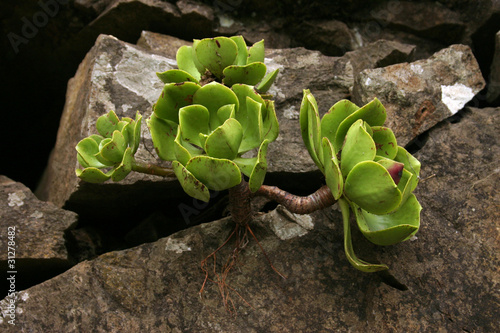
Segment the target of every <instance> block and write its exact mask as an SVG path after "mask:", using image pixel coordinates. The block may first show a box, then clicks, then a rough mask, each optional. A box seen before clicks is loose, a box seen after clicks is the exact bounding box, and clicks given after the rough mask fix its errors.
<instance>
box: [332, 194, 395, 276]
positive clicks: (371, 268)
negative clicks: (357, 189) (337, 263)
mask: <svg viewBox="0 0 500 333" xmlns="http://www.w3.org/2000/svg"><path fill="white" fill-rule="evenodd" d="M339 206H340V211H341V212H342V219H343V222H344V250H345V254H346V257H347V260H348V261H349V263H350V264H351V265H352V266H353V267H354V268H356V269H358V270H360V271H362V272H368V273H371V272H377V271H383V270H387V269H389V267H387V266H386V265H383V264H370V263H368V262H366V261H364V260H361V259H359V258H358V257H357V256H356V254H355V253H354V249H353V247H352V238H351V225H350V223H349V216H350V207H349V204H348V203H347V201H345V199H340V200H339Z"/></svg>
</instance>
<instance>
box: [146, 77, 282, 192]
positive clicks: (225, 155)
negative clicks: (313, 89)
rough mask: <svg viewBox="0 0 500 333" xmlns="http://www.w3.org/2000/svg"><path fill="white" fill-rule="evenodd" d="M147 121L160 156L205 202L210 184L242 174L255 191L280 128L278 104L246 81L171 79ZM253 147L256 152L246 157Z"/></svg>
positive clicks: (219, 186) (227, 182) (217, 186)
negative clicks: (256, 90) (267, 155)
mask: <svg viewBox="0 0 500 333" xmlns="http://www.w3.org/2000/svg"><path fill="white" fill-rule="evenodd" d="M148 125H149V127H150V130H151V135H152V138H153V143H154V145H155V148H156V151H157V153H158V156H160V158H162V159H164V160H169V161H173V162H172V167H173V169H174V172H175V174H176V176H177V178H178V179H179V181H180V183H181V185H182V187H183V188H184V190H185V191H186V193H188V194H189V195H191V196H193V197H195V198H197V199H200V200H203V201H208V200H209V198H210V195H209V192H208V190H209V189H211V190H224V189H228V188H231V187H233V186H235V185H237V184H239V183H240V182H241V173H243V174H245V175H246V176H248V177H249V186H250V189H251V190H252V191H254V192H255V191H256V190H257V189H258V188H259V187H260V186H261V185H262V183H263V181H264V176H265V172H266V170H267V162H266V152H267V146H268V144H269V142H271V141H274V140H275V139H276V138H277V136H278V131H279V126H278V119H277V118H276V113H275V110H274V103H273V102H272V101H269V100H264V99H263V98H262V97H261V96H260V95H259V94H258V93H257V92H255V90H254V88H253V87H251V86H249V85H246V84H242V83H237V84H234V85H233V86H232V88H229V87H226V86H224V85H222V84H220V83H218V82H211V83H209V84H206V85H204V86H200V85H198V84H196V83H193V82H183V83H167V84H166V85H165V87H164V89H163V92H162V95H161V96H160V98H159V99H158V102H157V103H156V105H155V107H154V114H153V115H152V116H151V118H150V119H149V120H148ZM253 149H258V152H257V156H256V157H251V158H245V157H242V155H243V154H245V153H246V152H248V151H250V150H253Z"/></svg>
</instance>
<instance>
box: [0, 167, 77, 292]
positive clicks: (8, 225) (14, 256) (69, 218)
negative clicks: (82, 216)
mask: <svg viewBox="0 0 500 333" xmlns="http://www.w3.org/2000/svg"><path fill="white" fill-rule="evenodd" d="M77 220H78V216H77V215H76V214H75V213H73V212H70V211H66V210H62V209H60V208H57V207H56V206H54V205H53V204H51V203H48V202H43V201H40V200H38V199H37V198H36V197H35V195H34V194H33V193H32V192H31V191H30V190H29V189H28V188H27V187H26V186H24V185H23V184H21V183H18V182H15V181H13V180H11V179H9V178H7V177H5V176H0V229H1V230H2V235H1V236H0V248H1V249H2V253H4V254H5V255H2V258H0V268H1V269H2V272H8V271H9V272H11V271H13V272H15V275H16V285H17V287H18V288H26V287H27V286H30V285H33V284H35V283H40V282H42V281H44V280H45V279H48V278H50V277H52V276H54V275H57V274H59V273H61V272H63V271H65V270H66V269H68V268H70V267H71V266H72V265H73V264H74V261H73V259H72V258H71V256H70V254H69V253H68V249H67V247H66V238H65V235H66V232H68V231H69V230H70V229H72V228H74V227H75V226H76V223H77ZM11 260H12V261H11ZM4 284H5V280H3V281H2V285H4ZM7 290H9V288H4V289H2V293H4V292H6V291H7ZM17 290H20V289H17ZM2 295H5V294H2Z"/></svg>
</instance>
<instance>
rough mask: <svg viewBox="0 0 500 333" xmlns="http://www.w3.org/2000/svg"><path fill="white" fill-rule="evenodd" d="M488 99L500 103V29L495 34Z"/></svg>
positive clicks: (489, 101)
mask: <svg viewBox="0 0 500 333" xmlns="http://www.w3.org/2000/svg"><path fill="white" fill-rule="evenodd" d="M486 99H487V101H488V103H492V104H498V103H500V31H499V32H497V34H496V35H495V53H494V55H493V62H492V64H491V69H490V77H489V82H488V91H487V94H486Z"/></svg>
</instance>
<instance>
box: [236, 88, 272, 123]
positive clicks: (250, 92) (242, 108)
mask: <svg viewBox="0 0 500 333" xmlns="http://www.w3.org/2000/svg"><path fill="white" fill-rule="evenodd" d="M231 89H232V91H233V92H234V94H235V95H236V96H237V98H238V103H239V104H238V105H239V107H238V108H236V120H238V121H239V122H240V124H241V126H242V127H243V129H246V128H247V127H248V121H249V120H248V111H247V97H250V98H251V99H253V100H254V101H256V102H258V103H260V104H264V100H263V99H262V97H261V96H260V95H259V94H257V92H255V90H254V88H253V87H252V86H249V85H247V84H241V83H238V84H235V85H233V86H232V87H231ZM262 112H263V113H264V110H262Z"/></svg>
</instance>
